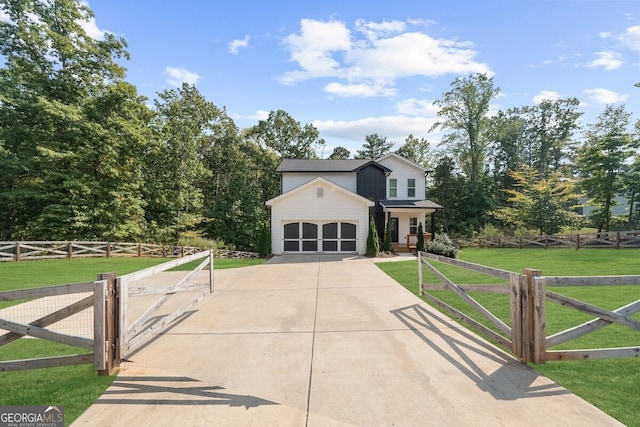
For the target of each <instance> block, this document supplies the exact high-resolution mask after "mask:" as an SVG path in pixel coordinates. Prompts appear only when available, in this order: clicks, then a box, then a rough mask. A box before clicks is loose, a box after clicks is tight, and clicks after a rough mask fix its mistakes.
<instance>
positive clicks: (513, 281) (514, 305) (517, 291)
mask: <svg viewBox="0 0 640 427" xmlns="http://www.w3.org/2000/svg"><path fill="white" fill-rule="evenodd" d="M523 277H524V276H523V275H522V274H518V273H510V274H509V288H510V292H509V309H510V311H511V350H512V351H513V354H515V355H516V356H517V357H519V358H520V359H522V360H523V357H524V344H523V337H522V322H523V315H522V313H523V311H522V289H523V286H522V285H521V284H520V283H521V281H522V278H523ZM525 280H526V278H525Z"/></svg>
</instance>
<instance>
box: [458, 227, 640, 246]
mask: <svg viewBox="0 0 640 427" xmlns="http://www.w3.org/2000/svg"><path fill="white" fill-rule="evenodd" d="M454 242H455V243H456V245H457V246H458V247H460V248H465V247H480V248H519V249H523V248H544V249H550V248H573V249H582V248H609V249H624V248H640V231H612V232H602V233H583V234H565V235H555V236H547V235H544V236H511V237H477V238H459V239H454Z"/></svg>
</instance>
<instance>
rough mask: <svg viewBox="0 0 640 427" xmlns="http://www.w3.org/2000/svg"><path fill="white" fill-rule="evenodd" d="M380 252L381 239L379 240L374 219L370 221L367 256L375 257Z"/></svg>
mask: <svg viewBox="0 0 640 427" xmlns="http://www.w3.org/2000/svg"><path fill="white" fill-rule="evenodd" d="M378 252H380V239H379V238H378V230H377V229H376V223H375V222H374V221H373V217H371V220H370V221H369V235H368V236H367V256H369V257H375V256H377V255H378Z"/></svg>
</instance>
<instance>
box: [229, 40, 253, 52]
mask: <svg viewBox="0 0 640 427" xmlns="http://www.w3.org/2000/svg"><path fill="white" fill-rule="evenodd" d="M249 40H250V38H249V36H248V35H245V36H244V38H243V39H242V40H239V39H238V40H232V41H231V43H229V53H232V54H234V55H236V54H237V53H238V52H239V51H240V49H244V48H246V47H247V46H249Z"/></svg>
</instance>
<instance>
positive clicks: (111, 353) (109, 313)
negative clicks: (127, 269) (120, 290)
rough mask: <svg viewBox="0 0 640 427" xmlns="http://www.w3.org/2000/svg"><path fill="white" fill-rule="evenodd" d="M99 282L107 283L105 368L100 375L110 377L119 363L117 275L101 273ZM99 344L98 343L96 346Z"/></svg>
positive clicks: (104, 317) (105, 296)
mask: <svg viewBox="0 0 640 427" xmlns="http://www.w3.org/2000/svg"><path fill="white" fill-rule="evenodd" d="M98 280H101V281H106V282H107V283H106V289H105V294H104V298H105V303H104V315H103V316H102V319H98V320H97V321H99V320H102V321H103V322H104V325H103V326H102V327H103V328H104V342H103V344H102V345H104V346H105V358H104V368H103V369H99V370H98V375H101V376H109V375H111V374H113V372H114V371H115V369H116V367H117V365H118V363H119V358H118V356H117V351H116V350H117V348H116V347H117V338H118V305H117V304H116V294H117V289H116V275H115V273H101V274H98ZM98 344H99V343H97V342H96V345H98Z"/></svg>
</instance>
